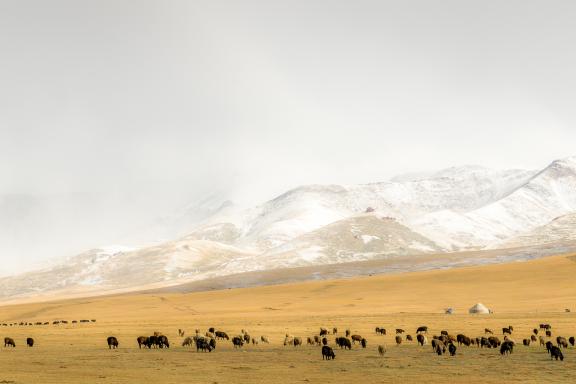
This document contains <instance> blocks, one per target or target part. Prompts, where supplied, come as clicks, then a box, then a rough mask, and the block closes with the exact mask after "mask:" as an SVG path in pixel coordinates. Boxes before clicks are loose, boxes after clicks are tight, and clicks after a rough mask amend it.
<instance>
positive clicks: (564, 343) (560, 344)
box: [556, 336, 568, 348]
mask: <svg viewBox="0 0 576 384" xmlns="http://www.w3.org/2000/svg"><path fill="white" fill-rule="evenodd" d="M556 344H557V345H558V347H562V348H568V340H566V338H565V337H561V336H558V337H557V338H556Z"/></svg>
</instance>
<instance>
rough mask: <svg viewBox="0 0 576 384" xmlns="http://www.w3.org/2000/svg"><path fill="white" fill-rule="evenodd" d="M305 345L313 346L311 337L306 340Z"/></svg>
mask: <svg viewBox="0 0 576 384" xmlns="http://www.w3.org/2000/svg"><path fill="white" fill-rule="evenodd" d="M307 343H308V345H314V344H315V343H314V340H313V339H312V338H311V337H309V338H308V340H307Z"/></svg>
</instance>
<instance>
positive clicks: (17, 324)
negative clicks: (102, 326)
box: [0, 319, 96, 327]
mask: <svg viewBox="0 0 576 384" xmlns="http://www.w3.org/2000/svg"><path fill="white" fill-rule="evenodd" d="M95 322H96V320H95V319H92V320H86V319H82V320H71V321H68V320H52V322H50V321H36V322H32V321H19V322H18V321H16V322H11V323H2V324H0V325H1V326H2V327H32V326H46V325H50V324H52V325H68V324H72V325H75V324H87V323H95Z"/></svg>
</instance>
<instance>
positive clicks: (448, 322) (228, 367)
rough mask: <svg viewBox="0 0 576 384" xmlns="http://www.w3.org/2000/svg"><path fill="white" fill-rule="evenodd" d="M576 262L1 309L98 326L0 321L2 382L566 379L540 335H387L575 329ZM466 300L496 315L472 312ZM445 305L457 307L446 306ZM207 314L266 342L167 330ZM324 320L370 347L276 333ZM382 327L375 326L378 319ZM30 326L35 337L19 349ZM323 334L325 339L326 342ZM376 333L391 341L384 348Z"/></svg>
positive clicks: (308, 329) (565, 367)
mask: <svg viewBox="0 0 576 384" xmlns="http://www.w3.org/2000/svg"><path fill="white" fill-rule="evenodd" d="M575 276H576V260H575V258H574V257H566V256H557V257H549V258H545V259H540V260H535V261H530V262H523V263H512V264H504V265H491V266H484V267H472V268H463V269H453V270H444V271H430V272H418V273H408V274H400V275H382V276H372V277H363V278H354V279H348V280H330V281H315V282H307V283H298V284H289V285H278V286H267V287H257V288H247V289H232V290H224V291H211V292H197V293H189V294H179V293H158V292H148V293H146V292H143V293H131V294H125V295H118V296H109V297H99V298H89V299H73V300H65V301H55V302H46V303H33V304H22V305H10V306H5V307H2V308H0V321H1V322H12V321H28V322H36V321H52V320H56V319H65V320H73V319H92V318H94V319H97V320H98V322H97V323H96V324H89V325H68V326H52V325H50V326H45V327H36V326H33V327H2V328H1V329H2V335H3V336H10V337H13V338H15V339H16V342H17V344H18V345H17V348H15V349H9V348H3V349H2V350H1V351H0V383H1V382H14V383H137V382H138V383H140V382H146V381H155V382H160V383H182V382H202V383H216V382H217V383H259V382H261V383H268V382H276V383H297V382H311V383H317V382H335V381H344V382H348V381H352V382H354V381H357V380H361V381H363V382H399V383H405V382H421V381H423V380H427V381H430V382H468V383H470V382H483V383H492V382H494V383H495V382H498V383H501V382H523V383H526V382H533V383H536V382H558V383H561V382H576V351H575V350H574V348H571V349H569V350H567V351H565V357H566V359H565V361H564V362H562V363H560V362H551V361H550V360H549V357H548V355H547V354H546V351H545V350H543V349H542V348H540V347H537V346H531V347H528V348H526V347H523V346H521V345H519V346H517V347H516V349H515V352H514V354H513V355H512V356H509V357H504V358H503V357H501V356H500V355H499V353H498V352H497V351H495V350H481V349H477V348H466V347H460V348H459V349H458V355H457V356H456V357H454V358H450V357H448V356H442V357H439V356H436V355H434V354H433V353H432V350H431V348H430V347H429V346H428V347H424V348H420V347H417V346H416V345H415V343H405V344H403V345H402V346H399V347H396V346H395V345H394V342H393V335H391V333H392V332H390V331H391V330H392V329H394V328H397V327H400V328H404V329H406V330H407V331H408V332H409V333H411V334H414V331H415V329H416V327H418V326H420V325H428V326H429V327H430V331H431V334H433V333H439V332H440V330H442V329H448V330H449V331H450V332H451V333H454V334H456V333H460V332H462V333H465V334H468V335H470V336H480V335H482V333H483V330H484V328H485V327H489V328H493V329H494V330H498V329H501V328H502V327H503V326H507V325H509V324H512V325H514V327H515V334H514V337H515V338H516V339H517V341H521V339H522V338H524V337H528V336H529V335H530V333H531V330H532V328H534V327H535V326H537V325H538V324H539V323H541V322H548V323H551V324H552V325H553V327H554V328H553V331H554V336H556V335H563V336H572V335H576V316H575V314H573V313H565V312H564V309H565V308H572V309H574V310H576V280H575V279H574V277H575ZM476 302H483V303H484V304H486V305H487V306H489V307H491V308H492V309H493V310H494V311H495V314H493V315H489V316H488V315H482V316H473V315H468V314H467V309H468V308H469V307H470V306H472V305H473V304H475V303H476ZM446 307H453V308H455V309H456V311H457V313H456V314H455V315H451V316H448V315H444V314H442V311H443V309H444V308H446ZM209 326H214V327H216V328H218V329H222V330H225V331H227V332H228V333H229V334H233V335H235V334H238V333H239V332H240V329H243V328H244V329H247V330H249V332H250V333H251V334H252V335H256V336H260V335H267V336H269V337H270V339H271V341H272V343H271V344H270V345H262V344H261V345H258V346H248V347H246V348H244V349H243V350H242V351H239V350H234V349H233V348H232V347H231V344H230V343H219V345H218V348H217V350H216V351H214V352H212V353H209V354H202V353H196V351H195V350H191V349H185V348H183V347H181V346H180V345H179V344H180V342H181V338H179V337H178V336H177V329H178V328H183V329H185V330H187V332H188V333H192V332H193V330H194V329H195V328H200V329H202V330H206V329H207V328H208V327H209ZM320 326H325V327H330V328H331V327H333V326H337V327H338V328H339V329H340V331H341V332H343V330H344V329H346V328H350V329H351V330H352V331H353V333H359V334H362V335H364V336H365V337H366V338H367V339H368V348H367V349H366V350H362V349H361V348H359V347H356V348H354V350H352V351H340V350H338V349H336V355H337V357H336V360H335V361H322V359H321V355H320V350H319V348H318V347H307V346H304V347H302V348H297V349H295V348H293V347H284V346H282V340H283V335H284V334H285V333H287V332H288V333H291V334H293V335H297V336H302V337H304V338H306V337H307V336H311V335H313V334H315V333H317V331H318V328H319V327H320ZM376 326H383V327H385V328H387V329H388V331H389V334H388V335H387V336H376V335H375V334H374V327H376ZM154 331H161V332H163V333H165V334H166V335H168V336H169V338H170V339H171V341H172V346H173V347H172V348H170V350H138V348H137V345H136V341H135V339H136V337H137V336H139V335H149V334H151V333H152V332H154ZM109 335H114V336H116V337H118V339H119V341H120V348H119V349H118V350H113V351H109V350H108V349H107V347H106V342H105V339H106V337H107V336H109ZM28 336H31V337H34V338H35V339H36V341H37V345H36V346H35V347H34V348H32V349H28V348H26V347H24V341H25V338H26V337H28ZM331 342H332V340H331ZM378 344H386V345H387V349H388V352H387V353H386V355H385V357H383V358H381V357H379V356H378V354H377V352H376V348H377V345H378Z"/></svg>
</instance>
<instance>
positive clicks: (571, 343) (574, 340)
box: [568, 336, 576, 346]
mask: <svg viewBox="0 0 576 384" xmlns="http://www.w3.org/2000/svg"><path fill="white" fill-rule="evenodd" d="M568 341H569V342H570V345H571V346H574V344H576V339H575V338H574V336H572V337H570V338H569V339H568Z"/></svg>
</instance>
